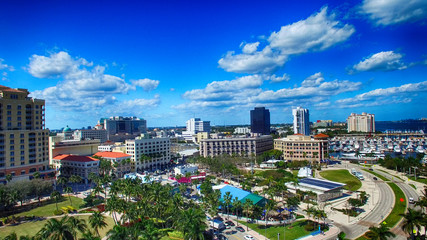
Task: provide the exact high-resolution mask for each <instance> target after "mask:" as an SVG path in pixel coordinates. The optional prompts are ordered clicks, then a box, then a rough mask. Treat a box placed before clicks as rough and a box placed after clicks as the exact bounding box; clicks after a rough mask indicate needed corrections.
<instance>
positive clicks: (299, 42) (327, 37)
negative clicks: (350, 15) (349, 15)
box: [268, 7, 355, 54]
mask: <svg viewBox="0 0 427 240" xmlns="http://www.w3.org/2000/svg"><path fill="white" fill-rule="evenodd" d="M354 31H355V30H354V27H353V26H351V25H348V24H341V23H340V22H339V21H336V20H335V15H334V14H330V15H328V14H327V7H324V8H322V9H321V10H320V12H318V13H317V14H315V15H312V16H310V17H309V18H307V19H305V20H301V21H298V22H296V23H293V24H290V25H286V26H282V28H281V29H280V31H278V32H273V33H272V34H271V35H270V37H269V38H268V41H269V42H270V46H271V47H272V48H275V49H279V50H280V51H281V52H282V53H284V54H298V53H305V52H308V51H321V50H325V49H327V48H329V47H331V46H333V45H335V44H337V43H340V42H343V41H345V40H347V39H348V38H349V37H350V36H351V35H352V34H353V33H354Z"/></svg>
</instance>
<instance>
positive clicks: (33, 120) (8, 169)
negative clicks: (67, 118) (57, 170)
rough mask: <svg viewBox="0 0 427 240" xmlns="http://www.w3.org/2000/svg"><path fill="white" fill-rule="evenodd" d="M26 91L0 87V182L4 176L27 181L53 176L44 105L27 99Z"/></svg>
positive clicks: (39, 100)
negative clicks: (36, 175) (50, 165)
mask: <svg viewBox="0 0 427 240" xmlns="http://www.w3.org/2000/svg"><path fill="white" fill-rule="evenodd" d="M29 94H30V93H29V92H28V90H27V89H22V88H18V89H12V88H9V87H5V86H1V85H0V182H5V178H6V175H8V174H10V175H11V176H12V180H13V179H29V178H30V176H32V175H33V174H34V173H35V172H39V173H40V176H41V177H42V178H44V177H48V176H53V172H54V170H53V169H50V167H49V152H48V136H49V130H46V129H45V101H44V100H42V99H35V98H31V97H28V95H29Z"/></svg>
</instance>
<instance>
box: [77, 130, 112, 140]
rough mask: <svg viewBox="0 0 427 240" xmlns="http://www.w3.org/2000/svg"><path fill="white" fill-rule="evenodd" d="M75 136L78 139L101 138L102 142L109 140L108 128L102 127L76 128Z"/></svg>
mask: <svg viewBox="0 0 427 240" xmlns="http://www.w3.org/2000/svg"><path fill="white" fill-rule="evenodd" d="M73 137H74V139H76V140H89V139H99V140H100V141H101V143H103V142H106V141H107V130H105V129H101V130H96V129H81V130H76V131H74V133H73Z"/></svg>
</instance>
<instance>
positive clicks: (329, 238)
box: [298, 226, 341, 240]
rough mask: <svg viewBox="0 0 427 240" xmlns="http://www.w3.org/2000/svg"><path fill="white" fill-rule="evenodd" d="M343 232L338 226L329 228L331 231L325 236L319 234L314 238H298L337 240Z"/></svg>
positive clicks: (303, 239)
mask: <svg viewBox="0 0 427 240" xmlns="http://www.w3.org/2000/svg"><path fill="white" fill-rule="evenodd" d="M340 232H341V230H340V229H339V228H338V227H336V226H331V227H330V228H329V231H327V232H325V233H324V234H317V235H314V236H311V235H310V236H306V237H303V238H298V240H335V239H337V237H338V234H339V233H340Z"/></svg>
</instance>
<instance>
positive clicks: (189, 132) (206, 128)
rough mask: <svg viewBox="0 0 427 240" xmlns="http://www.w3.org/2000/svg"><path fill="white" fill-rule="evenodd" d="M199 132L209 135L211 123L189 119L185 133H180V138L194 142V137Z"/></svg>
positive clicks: (198, 119)
mask: <svg viewBox="0 0 427 240" xmlns="http://www.w3.org/2000/svg"><path fill="white" fill-rule="evenodd" d="M199 132H207V133H208V134H209V133H210V132H211V122H210V121H202V120H200V118H191V119H190V120H188V121H187V128H186V131H183V132H182V137H183V138H184V139H185V140H186V141H195V137H194V135H196V134H197V133H199Z"/></svg>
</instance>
